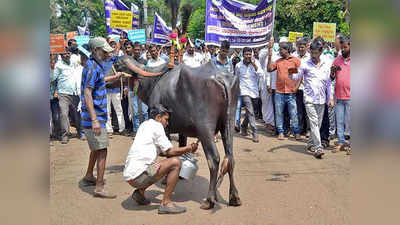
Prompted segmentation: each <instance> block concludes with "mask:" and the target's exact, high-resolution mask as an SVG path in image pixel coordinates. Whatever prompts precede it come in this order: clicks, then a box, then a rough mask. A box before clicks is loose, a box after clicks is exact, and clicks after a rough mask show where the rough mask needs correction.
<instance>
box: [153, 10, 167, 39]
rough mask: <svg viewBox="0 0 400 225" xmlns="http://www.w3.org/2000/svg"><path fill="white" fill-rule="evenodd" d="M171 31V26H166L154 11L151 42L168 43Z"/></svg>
mask: <svg viewBox="0 0 400 225" xmlns="http://www.w3.org/2000/svg"><path fill="white" fill-rule="evenodd" d="M171 33H172V28H171V27H168V26H167V24H166V23H165V21H164V20H163V19H162V18H161V17H160V16H159V15H158V14H157V13H154V24H153V33H152V35H151V36H152V40H151V43H152V44H158V45H164V44H168V43H170V37H169V35H170V34H171Z"/></svg>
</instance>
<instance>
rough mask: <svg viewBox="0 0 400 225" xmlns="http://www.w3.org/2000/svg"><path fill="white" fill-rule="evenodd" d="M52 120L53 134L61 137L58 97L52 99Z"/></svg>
mask: <svg viewBox="0 0 400 225" xmlns="http://www.w3.org/2000/svg"><path fill="white" fill-rule="evenodd" d="M50 113H51V114H50V115H51V117H50V121H51V123H50V124H51V128H50V132H51V134H52V136H54V137H56V138H59V136H60V106H59V105H58V99H57V98H53V99H51V100H50Z"/></svg>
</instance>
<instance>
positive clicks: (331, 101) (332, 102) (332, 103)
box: [329, 99, 335, 108]
mask: <svg viewBox="0 0 400 225" xmlns="http://www.w3.org/2000/svg"><path fill="white" fill-rule="evenodd" d="M334 106H335V102H334V101H333V99H329V107H331V108H333V107H334Z"/></svg>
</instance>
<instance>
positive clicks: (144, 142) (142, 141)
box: [123, 119, 172, 181]
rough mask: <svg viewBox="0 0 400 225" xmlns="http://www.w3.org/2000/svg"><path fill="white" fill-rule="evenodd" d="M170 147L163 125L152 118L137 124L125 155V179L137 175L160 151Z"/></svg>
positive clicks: (152, 161) (133, 177)
mask: <svg viewBox="0 0 400 225" xmlns="http://www.w3.org/2000/svg"><path fill="white" fill-rule="evenodd" d="M170 148H172V144H171V142H170V141H169V140H168V138H167V136H166V135H165V131H164V127H163V125H162V124H161V123H160V122H158V121H156V120H153V119H149V120H146V121H144V122H143V123H142V124H141V125H140V126H139V129H138V131H137V133H136V137H135V140H134V141H133V143H132V146H131V148H130V149H129V151H128V156H127V157H126V162H125V169H124V173H123V174H124V179H125V181H128V180H132V179H135V178H136V177H138V176H139V175H140V174H142V173H143V172H144V171H145V170H146V169H147V167H148V166H149V165H151V164H152V163H154V162H155V161H156V159H157V156H158V154H159V153H160V152H166V151H167V150H168V149H170Z"/></svg>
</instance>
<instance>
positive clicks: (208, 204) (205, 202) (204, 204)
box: [200, 199, 215, 210]
mask: <svg viewBox="0 0 400 225" xmlns="http://www.w3.org/2000/svg"><path fill="white" fill-rule="evenodd" d="M214 206H215V202H212V201H210V200H208V199H206V200H203V202H202V203H201V206H200V209H204V210H208V209H212V208H214Z"/></svg>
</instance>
